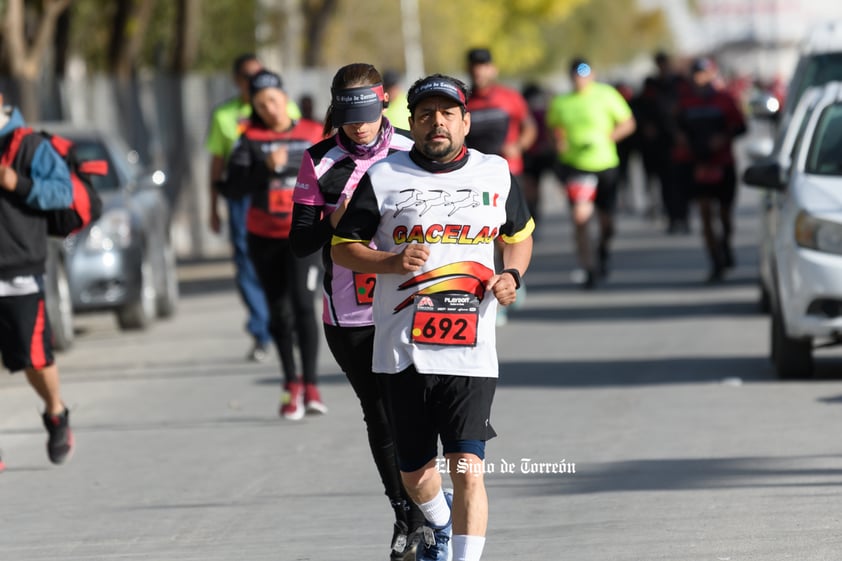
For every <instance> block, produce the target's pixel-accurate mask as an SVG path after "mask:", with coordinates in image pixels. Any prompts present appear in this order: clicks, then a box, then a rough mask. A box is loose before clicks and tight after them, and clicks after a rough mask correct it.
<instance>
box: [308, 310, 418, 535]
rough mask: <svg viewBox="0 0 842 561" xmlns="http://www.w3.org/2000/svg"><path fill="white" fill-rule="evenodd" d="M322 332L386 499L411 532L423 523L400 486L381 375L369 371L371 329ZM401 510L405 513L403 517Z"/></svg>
mask: <svg viewBox="0 0 842 561" xmlns="http://www.w3.org/2000/svg"><path fill="white" fill-rule="evenodd" d="M324 329H325V338H326V339H327V346H328V347H329V348H330V352H331V353H332V354H333V357H334V358H335V359H336V362H337V363H338V364H339V367H340V368H341V369H342V371H343V372H345V376H347V378H348V381H349V382H351V387H352V388H353V389H354V393H356V394H357V398H358V399H359V400H360V406H361V407H362V410H363V421H364V422H365V428H366V431H367V432H368V445H369V448H371V455H372V457H373V458H374V464H375V465H376V466H377V471H378V473H379V474H380V480H381V481H382V482H383V487H384V488H385V489H386V496H387V497H389V501H391V503H392V507H393V508H394V509H395V513H396V517H397V518H398V519H399V520H403V521H404V522H407V524H408V526H409V528H410V529H411V530H412V529H415V528H417V527H418V526H420V525H422V524H423V520H424V517H423V515H422V514H421V513H420V511H419V510H418V508H417V507H416V506H415V504H414V503H413V502H412V501H411V500H410V499H409V496H408V495H407V494H406V491H404V488H403V484H402V483H401V477H400V470H399V468H398V461H397V456H396V452H395V443H394V437H393V432H392V423H391V421H390V419H389V415H388V411H389V407H388V403H387V402H386V395H387V394H386V392H385V388H384V384H383V383H382V377H383V375H381V374H374V373H372V371H371V357H372V353H373V352H374V326H366V327H337V326H334V325H327V324H325V326H324ZM406 509H408V511H406ZM402 511H406V513H405V514H403V516H402V515H401V514H402Z"/></svg>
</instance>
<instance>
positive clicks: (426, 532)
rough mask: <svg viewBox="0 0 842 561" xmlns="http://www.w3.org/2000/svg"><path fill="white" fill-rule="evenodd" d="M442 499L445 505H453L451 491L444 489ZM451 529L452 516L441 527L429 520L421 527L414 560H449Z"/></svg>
mask: <svg viewBox="0 0 842 561" xmlns="http://www.w3.org/2000/svg"><path fill="white" fill-rule="evenodd" d="M444 499H445V500H446V501H447V506H449V507H452V506H453V492H452V491H450V490H448V489H445V491H444ZM452 530H453V517H452V516H451V519H450V520H448V522H447V525H446V526H444V527H443V528H436V527H433V526H431V525H430V523H429V522H427V524H426V525H425V526H424V527H423V528H421V530H420V531H421V541H420V542H419V543H418V549H417V550H416V551H415V561H450V559H452V556H453V553H452V552H451V551H450V536H451V533H452Z"/></svg>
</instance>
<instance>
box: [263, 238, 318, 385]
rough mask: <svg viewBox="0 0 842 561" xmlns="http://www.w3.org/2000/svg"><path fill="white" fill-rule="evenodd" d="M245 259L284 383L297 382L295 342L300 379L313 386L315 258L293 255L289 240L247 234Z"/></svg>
mask: <svg viewBox="0 0 842 561" xmlns="http://www.w3.org/2000/svg"><path fill="white" fill-rule="evenodd" d="M248 248H249V258H250V259H251V261H252V263H253V264H254V269H255V271H256V272H257V277H258V279H260V285H261V287H263V293H264V294H265V295H266V304H267V305H268V308H269V331H270V332H271V333H272V338H273V339H274V340H275V345H276V346H277V348H278V355H279V356H280V358H281V371H282V372H283V375H284V381H286V382H294V381H296V380H297V379H298V374H297V371H296V368H295V354H294V352H293V349H294V346H295V343H296V342H297V343H298V348H299V350H300V352H301V377H302V378H303V381H304V383H308V384H315V383H316V360H317V358H318V353H319V332H318V329H319V327H318V321H317V319H316V305H315V299H316V290H317V289H318V288H319V286H320V281H319V278H320V276H321V275H320V265H319V255H318V254H314V255H310V256H307V257H304V258H298V257H295V255H293V253H292V250H291V249H290V244H289V240H287V239H281V238H264V237H262V236H256V235H254V234H249V236H248Z"/></svg>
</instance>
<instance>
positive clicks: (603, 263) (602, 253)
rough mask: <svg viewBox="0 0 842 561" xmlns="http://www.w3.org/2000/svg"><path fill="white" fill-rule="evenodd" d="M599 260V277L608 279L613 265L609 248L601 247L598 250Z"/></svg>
mask: <svg viewBox="0 0 842 561" xmlns="http://www.w3.org/2000/svg"><path fill="white" fill-rule="evenodd" d="M597 260H598V261H599V276H601V277H603V278H604V277H607V276H608V271H609V267H610V264H611V256H610V255H609V253H608V248H607V247H605V246H604V245H600V246H599V249H598V250H597Z"/></svg>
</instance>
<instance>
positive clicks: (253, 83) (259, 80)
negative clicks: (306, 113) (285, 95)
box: [249, 70, 284, 95]
mask: <svg viewBox="0 0 842 561" xmlns="http://www.w3.org/2000/svg"><path fill="white" fill-rule="evenodd" d="M266 88H277V89H279V90H283V89H284V83H283V81H282V80H281V77H280V76H278V75H277V74H275V73H274V72H271V71H269V70H260V71H258V72H257V73H255V74H254V75H253V76H252V77H251V78H249V94H251V95H254V94H255V93H257V92H259V91H260V90H265V89H266Z"/></svg>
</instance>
